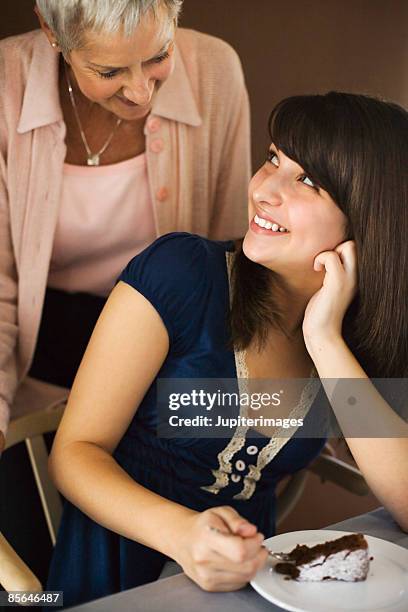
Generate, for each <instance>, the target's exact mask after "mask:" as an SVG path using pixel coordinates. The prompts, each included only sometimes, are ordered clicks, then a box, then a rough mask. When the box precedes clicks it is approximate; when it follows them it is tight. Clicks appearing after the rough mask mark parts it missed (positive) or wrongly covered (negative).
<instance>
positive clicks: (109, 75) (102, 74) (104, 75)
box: [98, 70, 120, 79]
mask: <svg viewBox="0 0 408 612" xmlns="http://www.w3.org/2000/svg"><path fill="white" fill-rule="evenodd" d="M119 72H120V70H109V72H98V74H99V76H100V77H101V78H102V79H113V77H115V76H116V75H117V74H119Z"/></svg>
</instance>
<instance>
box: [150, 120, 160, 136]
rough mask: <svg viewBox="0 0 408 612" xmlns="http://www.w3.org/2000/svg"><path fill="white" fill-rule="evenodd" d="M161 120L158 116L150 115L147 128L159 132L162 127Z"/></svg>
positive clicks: (151, 131)
mask: <svg viewBox="0 0 408 612" xmlns="http://www.w3.org/2000/svg"><path fill="white" fill-rule="evenodd" d="M160 126H161V121H160V119H159V118H158V117H150V119H149V120H148V121H147V129H148V130H149V132H150V133H152V134H153V132H157V131H158V130H159V129H160Z"/></svg>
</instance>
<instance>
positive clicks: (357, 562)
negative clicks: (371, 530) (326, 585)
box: [274, 533, 370, 582]
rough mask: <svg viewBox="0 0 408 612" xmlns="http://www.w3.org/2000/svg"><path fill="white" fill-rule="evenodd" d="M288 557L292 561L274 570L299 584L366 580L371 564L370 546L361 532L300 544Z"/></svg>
mask: <svg viewBox="0 0 408 612" xmlns="http://www.w3.org/2000/svg"><path fill="white" fill-rule="evenodd" d="M288 554H289V557H290V562H289V563H278V564H277V565H276V566H275V567H274V569H275V571H276V572H279V573H280V574H287V575H288V576H289V577H290V578H292V579H293V580H298V581H300V582H315V581H321V580H345V581H346V582H356V581H358V580H365V579H366V578H367V574H368V569H369V565H370V558H369V553H368V544H367V540H366V539H365V537H364V535H363V534H362V533H353V534H351V535H346V536H342V537H341V538H337V539H336V540H330V541H328V542H325V543H324V544H317V545H316V546H311V547H309V546H306V545H305V544H302V545H299V544H298V546H296V548H294V549H293V550H292V551H291V552H290V553H288Z"/></svg>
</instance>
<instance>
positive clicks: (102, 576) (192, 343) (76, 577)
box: [47, 233, 324, 606]
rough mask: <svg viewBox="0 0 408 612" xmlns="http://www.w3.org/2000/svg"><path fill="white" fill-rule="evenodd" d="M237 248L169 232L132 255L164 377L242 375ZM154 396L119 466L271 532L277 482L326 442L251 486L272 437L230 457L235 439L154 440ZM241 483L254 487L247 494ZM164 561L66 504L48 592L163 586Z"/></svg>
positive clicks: (126, 277)
mask: <svg viewBox="0 0 408 612" xmlns="http://www.w3.org/2000/svg"><path fill="white" fill-rule="evenodd" d="M233 250H234V244H233V243H232V242H214V241H210V240H207V239H204V238H201V237H199V236H195V235H191V234H185V233H172V234H168V235H166V236H163V237H161V238H159V239H158V240H156V241H155V242H154V243H153V244H152V245H151V246H150V247H148V248H147V249H146V250H145V251H143V252H142V253H141V254H139V255H137V256H136V257H135V258H134V259H132V261H131V262H130V263H129V264H128V265H127V267H126V268H125V270H124V271H123V273H122V274H121V276H120V280H122V281H124V282H126V283H128V284H129V285H131V286H132V287H134V288H135V289H137V291H139V292H140V293H142V294H143V295H144V296H145V297H146V298H147V299H148V300H149V301H150V302H151V304H152V305H153V306H154V307H155V309H156V310H157V312H158V313H159V314H160V316H161V318H162V320H163V322H164V325H165V326H166V329H167V332H168V334H169V339H170V342H169V346H170V348H169V352H168V355H167V357H166V360H165V362H164V363H163V365H162V367H161V369H160V372H159V374H158V378H230V379H233V378H236V377H237V371H236V365H235V357H234V351H233V350H231V349H230V348H229V346H228V340H229V338H228V324H227V321H228V312H229V300H230V297H229V281H228V272H227V264H226V252H227V251H230V252H232V251H233ZM135 376H137V372H135ZM156 392H157V389H156V381H154V382H153V384H152V385H151V387H150V388H149V390H148V392H147V393H146V395H145V397H144V399H143V401H142V402H141V404H140V406H139V408H138V410H137V412H136V414H135V416H134V418H133V420H132V422H131V424H130V426H129V428H128V430H127V431H126V433H125V435H124V437H123V438H122V440H121V441H120V443H119V445H118V447H117V449H116V450H115V453H114V457H115V459H116V461H117V462H118V463H119V465H121V467H122V468H123V469H124V470H125V471H126V472H127V473H128V474H130V476H131V477H132V478H133V479H134V480H135V481H137V482H138V483H139V484H141V485H143V486H145V487H147V488H148V489H150V490H152V491H155V492H156V493H158V494H160V495H162V496H163V497H166V498H168V499H170V500H173V501H175V502H178V503H180V504H183V505H185V506H188V507H189V508H192V509H194V510H197V511H203V510H205V509H207V508H210V507H215V506H220V505H230V506H232V507H234V508H235V509H236V510H237V511H238V512H239V513H240V514H241V515H242V516H244V517H246V518H247V519H249V520H250V521H251V522H253V523H254V524H255V525H257V527H258V529H259V530H260V531H261V532H262V533H264V534H265V536H271V535H273V534H274V530H275V489H276V485H277V483H278V482H279V481H280V480H281V479H282V478H283V477H284V476H286V475H287V474H291V473H293V472H295V471H297V470H300V469H301V468H303V467H304V466H305V465H307V464H308V463H309V462H310V461H311V460H312V459H313V458H314V457H315V456H316V455H317V454H318V453H319V452H320V450H321V448H322V446H323V444H324V440H323V439H322V438H307V439H306V438H296V436H294V437H293V438H291V439H290V440H289V441H287V442H286V443H285V444H284V445H283V448H281V450H280V451H279V452H278V453H277V454H276V456H275V457H274V458H273V460H272V461H270V462H269V463H268V464H267V465H266V466H265V467H264V469H263V470H262V471H261V472H260V473H259V474H258V476H257V478H259V479H258V480H257V479H254V478H252V480H251V469H253V467H254V465H255V464H256V460H257V455H258V453H261V452H262V449H263V447H265V446H266V445H267V444H268V443H269V442H270V440H269V438H265V437H263V436H262V437H260V438H259V439H258V440H257V442H256V445H255V444H254V441H253V439H249V438H248V440H244V442H243V444H241V445H239V444H238V447H239V446H240V447H239V448H235V450H234V451H233V456H231V453H230V454H229V455H228V454H227V455H225V452H223V451H225V449H226V448H227V446H228V444H229V443H230V442H231V439H227V440H226V439H222V438H218V439H217V438H196V439H191V438H189V439H182V438H178V439H168V438H160V437H157V436H156V427H157V424H158V414H157V397H156ZM312 411H313V409H311V411H309V414H308V416H307V417H306V419H307V418H309V415H310V412H312ZM232 431H233V430H232ZM231 435H232V434H231ZM248 449H249V451H250V452H249V453H248ZM237 462H238V464H237ZM237 465H238V466H239V470H237V469H236V466H237ZM251 465H252V468H251ZM244 482H246V483H247V484H249V485H250V486H249V488H248V490H247V491H246V493H244ZM248 491H249V493H248ZM166 560H167V558H166V557H165V556H164V555H162V554H161V553H158V552H157V551H154V550H152V549H150V548H147V547H145V546H143V545H141V544H138V543H137V542H134V541H131V540H128V539H126V538H124V537H122V536H119V535H117V534H116V533H113V532H111V531H109V530H108V529H105V528H104V527H102V526H100V525H99V524H97V523H95V522H94V521H92V520H91V519H90V518H89V517H87V516H86V515H85V514H83V513H82V512H81V511H80V510H79V509H78V508H76V507H75V506H73V505H72V504H71V503H69V502H66V505H65V508H64V514H63V518H62V523H61V527H60V530H59V533H58V539H57V544H56V547H55V552H54V556H53V560H52V564H51V569H50V574H49V581H48V585H47V588H48V589H50V590H62V591H64V605H65V606H72V605H75V604H79V603H82V602H86V601H89V600H91V599H96V598H98V597H102V596H105V595H108V594H111V593H114V592H117V591H121V590H125V589H129V588H132V587H135V586H138V585H141V584H144V583H147V582H151V581H153V580H156V579H157V578H158V576H159V575H160V572H161V570H162V568H163V565H164V564H165V562H166Z"/></svg>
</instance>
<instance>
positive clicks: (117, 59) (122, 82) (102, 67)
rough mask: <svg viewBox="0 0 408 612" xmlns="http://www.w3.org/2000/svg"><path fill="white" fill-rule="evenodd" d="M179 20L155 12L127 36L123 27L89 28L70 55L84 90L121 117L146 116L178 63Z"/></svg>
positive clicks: (81, 88) (129, 119) (136, 117)
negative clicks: (116, 29) (110, 29)
mask: <svg viewBox="0 0 408 612" xmlns="http://www.w3.org/2000/svg"><path fill="white" fill-rule="evenodd" d="M174 32H175V24H174V23H173V22H172V21H170V20H169V17H168V15H167V12H165V11H164V9H163V11H162V12H161V14H160V15H158V16H157V18H155V17H154V15H153V13H152V12H151V11H150V12H149V13H147V14H146V15H145V16H144V17H143V18H142V20H141V22H140V23H139V25H138V26H137V28H136V30H135V32H134V33H133V34H132V35H131V36H129V37H127V36H125V35H124V34H123V33H122V32H120V31H119V32H117V33H115V34H104V33H94V32H87V33H86V35H85V40H84V42H85V44H84V45H83V47H81V48H80V49H75V50H73V51H71V53H70V54H69V57H68V60H69V63H70V65H71V69H72V71H73V73H74V75H75V79H76V82H77V84H78V87H79V88H80V90H81V92H82V93H83V94H84V95H85V96H86V97H87V98H88V99H89V100H92V101H93V102H96V103H97V104H99V105H100V106H102V107H103V108H105V109H106V110H108V111H110V112H112V113H114V114H115V115H116V116H117V117H120V118H121V119H124V120H128V121H132V120H136V119H141V118H143V117H145V116H146V115H147V114H148V113H149V111H150V109H151V107H152V103H153V99H154V96H155V93H156V91H157V90H158V88H159V87H160V85H161V84H162V83H163V82H164V81H165V80H166V79H167V78H168V77H169V76H170V74H171V72H172V70H173V64H174V57H173V51H174V42H173V39H174Z"/></svg>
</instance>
